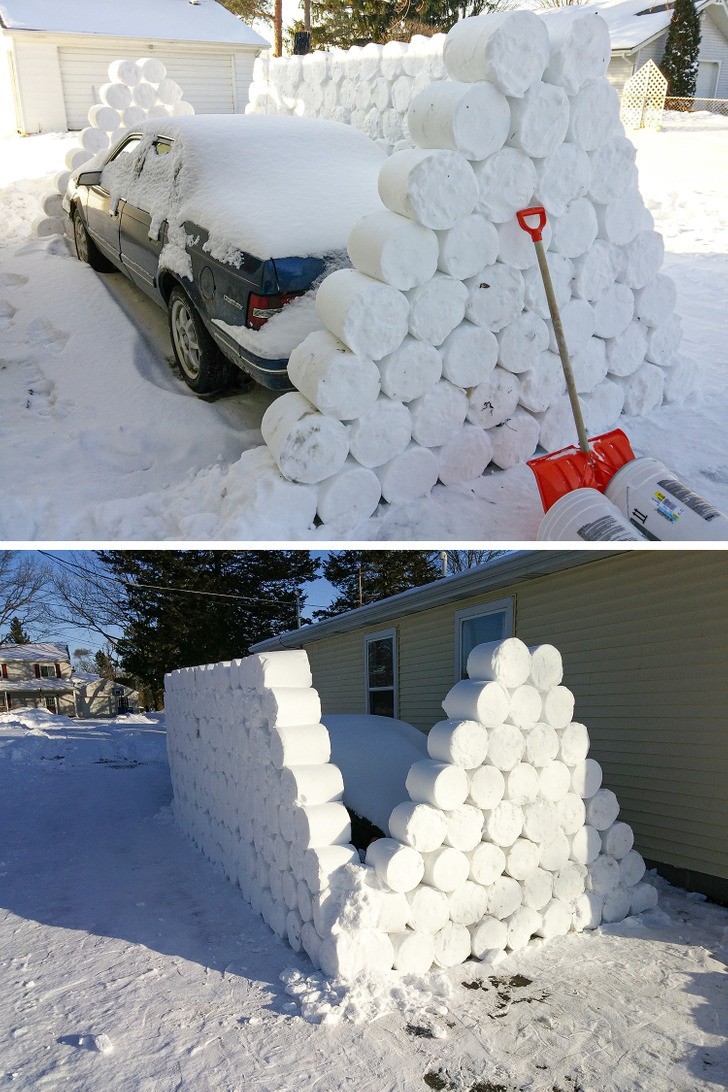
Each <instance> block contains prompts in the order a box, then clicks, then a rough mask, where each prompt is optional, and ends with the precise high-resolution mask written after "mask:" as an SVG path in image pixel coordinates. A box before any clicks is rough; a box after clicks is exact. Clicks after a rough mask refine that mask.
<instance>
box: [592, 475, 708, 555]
mask: <svg viewBox="0 0 728 1092" xmlns="http://www.w3.org/2000/svg"><path fill="white" fill-rule="evenodd" d="M606 495H607V497H608V498H609V500H610V501H612V502H613V503H614V504H616V506H617V508H619V510H620V512H622V514H623V515H625V516H626V517H627V519H628V520H629V521H630V523H632V524H633V526H635V527H637V528H638V529H639V530H640V531H641V532H642V534H643V535H644V536H645V537H646V538H650V539H653V540H654V541H658V542H662V541H668V542H670V541H680V542H685V541H700V542H706V541H708V542H710V541H713V542H715V541H719V542H723V541H725V540H727V539H728V518H726V516H724V515H723V513H722V512H719V511H718V509H717V508H715V507H714V506H713V505H712V504H710V503H709V502H708V501H706V500H705V499H704V498H703V497H700V496H698V494H697V493H693V491H692V490H691V489H688V487H687V486H686V485H683V483H682V482H681V481H680V480H679V479H678V478H676V477H675V475H674V474H673V472H672V471H671V470H668V468H667V467H666V466H665V464H664V463H661V462H660V461H659V459H650V458H644V459H633V460H632V461H631V462H628V463H626V464H625V465H624V466H623V467H622V469H621V470H619V471H618V472H617V473H616V474H615V475H614V477H613V478H612V480H611V482H610V483H609V485H608V486H607V489H606Z"/></svg>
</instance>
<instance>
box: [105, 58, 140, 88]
mask: <svg viewBox="0 0 728 1092" xmlns="http://www.w3.org/2000/svg"><path fill="white" fill-rule="evenodd" d="M108 74H109V79H110V80H111V82H112V83H125V84H126V85H127V87H136V85H137V84H138V83H139V80H140V79H141V78H142V74H141V70H140V68H139V66H138V65H137V64H136V62H135V61H126V60H118V61H112V62H111V64H110V65H109V69H108Z"/></svg>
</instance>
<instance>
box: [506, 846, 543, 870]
mask: <svg viewBox="0 0 728 1092" xmlns="http://www.w3.org/2000/svg"><path fill="white" fill-rule="evenodd" d="M539 853H540V851H539V847H538V845H537V844H536V842H532V841H530V839H529V838H517V839H516V841H515V842H514V843H513V845H512V846H510V848H509V849H508V850H507V852H506V864H505V871H506V872H507V874H508V875H509V876H512V877H513V879H514V880H525V878H526V876H530V874H531V873H532V872H535V871H536V869H537V868H538V867H539Z"/></svg>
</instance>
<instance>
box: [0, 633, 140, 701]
mask: <svg viewBox="0 0 728 1092" xmlns="http://www.w3.org/2000/svg"><path fill="white" fill-rule="evenodd" d="M15 709H47V710H48V712H49V713H63V714H64V715H65V716H67V717H115V716H117V715H118V714H119V713H136V712H137V711H138V709H139V699H138V694H137V692H136V691H135V690H131V689H130V688H129V687H128V686H123V685H122V684H121V683H118V682H110V681H109V680H108V679H101V678H99V676H98V675H91V674H88V673H86V672H83V671H81V672H74V670H73V668H72V666H71V657H70V654H69V651H68V646H67V645H59V644H55V643H54V642H48V641H46V642H40V643H35V644H27V645H0V713H5V712H12V711H13V710H15Z"/></svg>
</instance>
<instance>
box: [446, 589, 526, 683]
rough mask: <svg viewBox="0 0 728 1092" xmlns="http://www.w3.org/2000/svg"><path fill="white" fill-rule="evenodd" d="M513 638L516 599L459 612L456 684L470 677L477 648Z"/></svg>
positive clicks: (502, 600)
mask: <svg viewBox="0 0 728 1092" xmlns="http://www.w3.org/2000/svg"><path fill="white" fill-rule="evenodd" d="M512 636H513V600H512V599H499V600H498V601H497V602H493V603H484V604H483V605H482V606H479V607H467V608H466V609H465V610H459V611H458V612H457V614H456V615H455V680H456V681H457V680H458V679H466V678H467V677H468V673H467V663H468V656H469V655H470V652H471V651H472V649H474V648H475V646H476V645H482V644H483V643H484V642H486V641H501V640H502V639H503V638H504V637H512Z"/></svg>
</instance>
